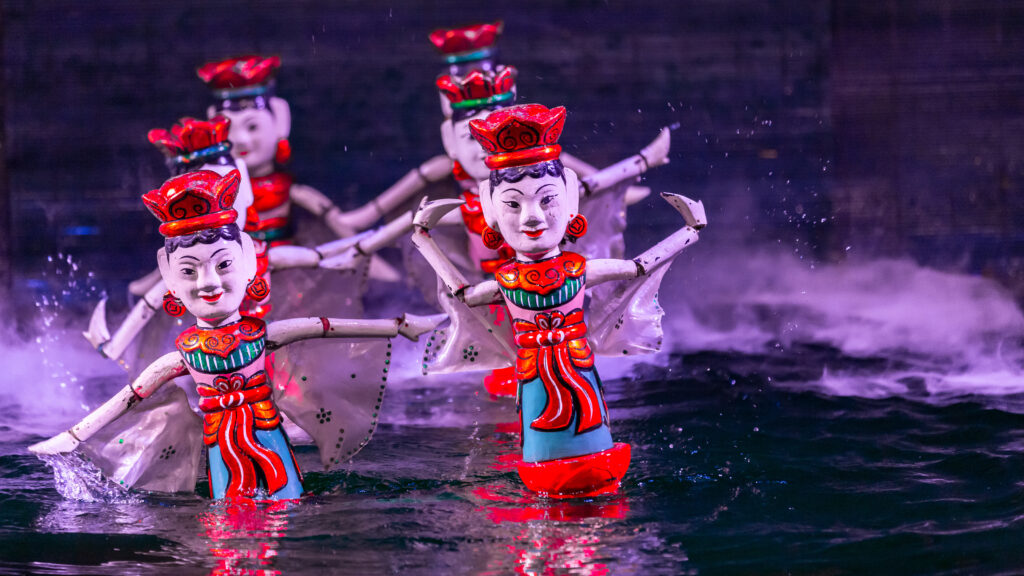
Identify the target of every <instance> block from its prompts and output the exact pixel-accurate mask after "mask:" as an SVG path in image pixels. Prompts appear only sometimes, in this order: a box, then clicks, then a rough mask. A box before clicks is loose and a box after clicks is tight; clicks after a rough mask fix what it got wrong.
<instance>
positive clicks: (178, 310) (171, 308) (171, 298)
mask: <svg viewBox="0 0 1024 576" xmlns="http://www.w3.org/2000/svg"><path fill="white" fill-rule="evenodd" d="M164 312H166V313H167V315H168V316H173V317H175V318H180V317H182V316H184V315H185V305H184V304H182V302H181V300H179V299H178V298H177V297H176V296H175V295H174V294H171V291H170V290H168V291H167V293H166V294H164Z"/></svg>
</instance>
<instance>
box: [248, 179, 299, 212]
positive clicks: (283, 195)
mask: <svg viewBox="0 0 1024 576" xmlns="http://www.w3.org/2000/svg"><path fill="white" fill-rule="evenodd" d="M291 189H292V175H291V174H289V173H287V172H271V173H270V174H267V175H266V176H258V177H256V178H253V179H252V195H253V202H252V205H253V207H254V208H255V209H256V211H257V212H266V211H267V210H271V209H273V208H277V207H278V206H280V205H282V204H284V203H285V202H287V201H288V194H289V193H290V192H291Z"/></svg>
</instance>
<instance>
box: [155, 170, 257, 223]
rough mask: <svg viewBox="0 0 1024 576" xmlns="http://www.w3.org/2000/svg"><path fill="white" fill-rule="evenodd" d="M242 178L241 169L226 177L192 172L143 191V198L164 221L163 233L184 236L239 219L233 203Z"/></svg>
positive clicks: (206, 171) (210, 173)
mask: <svg viewBox="0 0 1024 576" xmlns="http://www.w3.org/2000/svg"><path fill="white" fill-rule="evenodd" d="M240 181H241V176H240V175H239V173H238V170H232V171H231V172H229V173H228V174H226V175H225V176H223V177H221V176H220V175H219V174H217V173H216V172H213V171H211V170H198V171H196V172H188V173H186V174H182V175H180V176H175V177H174V178H171V179H170V180H168V181H167V182H164V184H163V186H161V187H160V188H159V189H157V190H151V191H150V192H147V193H146V194H143V195H142V201H143V203H145V204H146V208H149V211H150V212H152V213H153V215H154V216H156V217H157V219H158V220H160V222H162V224H160V233H161V234H163V235H164V236H166V237H168V238H170V237H172V236H184V235H185V234H191V233H193V232H198V231H199V230H206V229H212V228H219V227H221V226H224V225H225V224H230V223H232V222H234V221H235V220H237V219H238V212H236V211H235V209H234V208H233V207H232V206H233V205H234V203H235V196H236V195H237V194H238V183H239V182H240Z"/></svg>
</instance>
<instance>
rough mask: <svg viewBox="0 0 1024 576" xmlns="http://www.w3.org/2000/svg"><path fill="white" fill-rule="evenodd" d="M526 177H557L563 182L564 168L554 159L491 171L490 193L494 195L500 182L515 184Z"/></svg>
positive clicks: (560, 162) (559, 161)
mask: <svg viewBox="0 0 1024 576" xmlns="http://www.w3.org/2000/svg"><path fill="white" fill-rule="evenodd" d="M527 176H529V177H530V178H543V177H545V176H558V177H559V178H561V179H562V182H565V168H564V167H563V166H562V161H561V160H559V159H558V158H555V159H554V160H547V161H545V162H540V163H537V164H528V165H526V166H512V167H511V168H502V169H501V170H493V171H491V193H494V189H495V188H497V187H498V184H501V183H502V182H508V183H509V184H515V183H516V182H519V181H520V180H522V179H523V178H525V177H527Z"/></svg>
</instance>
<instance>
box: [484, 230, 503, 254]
mask: <svg viewBox="0 0 1024 576" xmlns="http://www.w3.org/2000/svg"><path fill="white" fill-rule="evenodd" d="M480 237H481V238H482V239H483V241H484V246H486V247H488V248H490V249H491V250H497V249H498V248H501V245H502V244H504V243H505V239H504V238H502V237H501V232H498V231H497V230H495V229H494V228H491V227H490V226H487V225H486V224H485V225H484V229H483V230H482V231H481V232H480Z"/></svg>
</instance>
